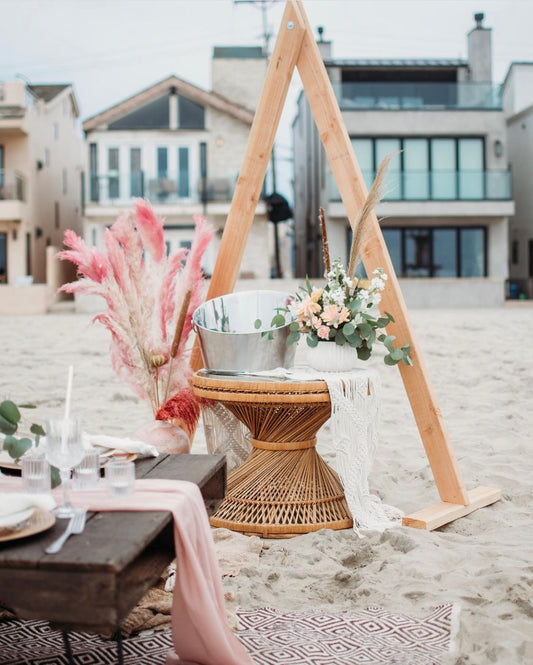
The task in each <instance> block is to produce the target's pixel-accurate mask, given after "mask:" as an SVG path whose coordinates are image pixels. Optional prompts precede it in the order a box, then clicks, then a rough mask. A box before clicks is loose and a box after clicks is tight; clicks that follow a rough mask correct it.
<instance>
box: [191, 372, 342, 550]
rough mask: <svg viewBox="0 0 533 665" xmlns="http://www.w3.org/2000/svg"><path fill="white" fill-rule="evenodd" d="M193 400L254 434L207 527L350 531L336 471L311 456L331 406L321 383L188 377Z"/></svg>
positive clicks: (287, 533)
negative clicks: (226, 413) (220, 409)
mask: <svg viewBox="0 0 533 665" xmlns="http://www.w3.org/2000/svg"><path fill="white" fill-rule="evenodd" d="M193 388H194V392H195V394H196V395H197V396H198V397H203V398H205V399H211V400H217V401H218V402H221V403H222V404H223V405H224V406H225V407H227V408H228V409H229V410H230V411H231V412H232V413H233V414H234V415H235V416H236V417H237V418H238V419H239V420H240V421H241V422H243V423H244V424H245V425H246V426H247V427H248V428H249V430H250V432H251V434H252V446H253V448H252V452H251V453H250V456H249V457H248V459H247V460H246V461H245V462H244V464H242V466H240V467H239V468H238V469H236V470H235V471H234V472H233V473H232V474H231V475H230V477H229V478H228V491H227V493H226V498H225V499H224V501H223V502H222V503H221V505H220V508H219V509H218V510H217V511H216V512H215V514H214V515H213V517H212V518H211V524H212V525H213V526H217V527H225V528H226V529H233V530H234V531H241V532H243V533H246V534H254V535H260V536H263V537H264V538H288V537H291V536H295V535H297V534H301V533H308V532H310V531H317V530H318V529H348V528H350V527H351V526H353V521H352V516H351V514H350V511H349V509H348V505H347V503H346V498H345V496H344V490H343V488H342V485H341V482H340V480H339V477H338V475H337V473H336V472H335V471H334V470H333V469H331V468H330V467H329V466H328V465H327V464H326V462H325V461H324V460H323V459H322V458H321V457H320V455H319V454H318V453H317V452H316V449H315V445H316V433H317V431H318V430H319V428H320V427H321V426H322V425H323V424H324V423H325V422H326V420H328V418H329V417H330V414H331V404H330V398H329V392H328V387H327V384H326V382H325V381H294V380H278V379H276V380H272V379H262V380H258V379H257V377H253V378H252V377H241V376H237V377H234V376H219V375H215V374H209V372H208V371H206V370H202V371H200V372H198V373H196V374H195V375H194V377H193Z"/></svg>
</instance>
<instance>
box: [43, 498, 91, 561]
mask: <svg viewBox="0 0 533 665" xmlns="http://www.w3.org/2000/svg"><path fill="white" fill-rule="evenodd" d="M86 516H87V511H86V510H85V509H84V508H80V509H78V510H76V511H75V513H74V515H72V517H71V518H70V521H69V523H68V526H67V528H66V529H65V532H64V533H62V534H61V535H60V536H59V538H58V539H57V540H54V542H53V543H52V544H51V545H49V546H48V547H47V548H46V550H45V552H46V553H47V554H56V553H57V552H59V550H60V549H61V548H62V547H63V545H64V544H65V541H66V539H67V538H68V537H69V536H70V535H71V534H78V533H81V532H82V531H83V529H84V528H85V518H86Z"/></svg>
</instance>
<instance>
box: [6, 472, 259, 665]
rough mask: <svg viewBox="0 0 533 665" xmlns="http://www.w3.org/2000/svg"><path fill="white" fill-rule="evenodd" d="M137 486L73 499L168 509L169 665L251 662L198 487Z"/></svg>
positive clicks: (105, 507) (94, 505) (104, 507)
mask: <svg viewBox="0 0 533 665" xmlns="http://www.w3.org/2000/svg"><path fill="white" fill-rule="evenodd" d="M17 481H18V482H17ZM19 487H20V480H19V479H15V478H10V479H5V478H2V479H0V489H2V490H6V491H8V490H9V489H10V488H11V489H13V490H14V491H16V490H17V489H19ZM135 490H136V491H135V493H134V494H130V495H129V496H124V497H112V498H110V497H109V496H107V495H106V493H105V491H103V490H96V491H91V492H73V493H72V494H71V497H72V502H73V503H74V504H75V505H76V506H80V507H81V506H83V507H85V508H87V509H88V510H95V511H109V510H112V511H117V510H125V511H132V510H133V511H136V510H143V511H148V510H168V511H170V512H171V513H172V515H173V518H174V547H175V549H176V558H177V564H178V565H177V576H176V585H175V587H174V596H173V604H172V640H173V642H174V648H175V650H176V653H172V652H171V653H169V655H168V657H167V665H178V664H180V665H187V663H188V662H190V664H191V665H196V664H197V665H252V662H253V661H252V659H251V658H250V656H249V655H248V654H247V652H246V650H245V648H244V646H243V645H242V644H241V643H240V642H239V640H238V639H237V637H236V636H235V635H234V634H233V632H232V631H231V629H230V627H229V626H228V623H227V619H226V609H225V604H224V594H223V591H222V583H221V577H220V571H219V568H218V561H217V558H216V555H215V550H214V545H213V539H212V536H211V530H210V526H209V521H208V519H207V515H206V512H205V507H204V503H203V499H202V495H201V493H200V490H199V489H198V487H197V486H196V485H194V484H193V483H189V482H185V481H179V480H137V481H136V482H135ZM178 653H179V657H178V655H177V654H178ZM180 659H181V660H180ZM185 661H187V662H185Z"/></svg>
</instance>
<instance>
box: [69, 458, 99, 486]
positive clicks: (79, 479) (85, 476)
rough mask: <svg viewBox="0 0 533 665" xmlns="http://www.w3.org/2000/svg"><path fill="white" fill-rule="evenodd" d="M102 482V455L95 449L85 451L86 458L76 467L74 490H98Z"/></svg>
mask: <svg viewBox="0 0 533 665" xmlns="http://www.w3.org/2000/svg"><path fill="white" fill-rule="evenodd" d="M99 480H100V453H99V452H98V450H96V449H95V448H90V449H89V450H86V451H85V457H84V458H83V459H82V460H81V462H80V463H79V464H78V466H75V467H74V489H75V490H96V489H98V482H99Z"/></svg>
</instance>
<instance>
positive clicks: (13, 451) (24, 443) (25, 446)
mask: <svg viewBox="0 0 533 665" xmlns="http://www.w3.org/2000/svg"><path fill="white" fill-rule="evenodd" d="M8 439H9V441H8ZM4 448H6V449H7V452H8V453H9V455H10V457H12V458H13V459H18V458H19V457H22V455H24V453H25V452H26V451H27V450H29V449H30V448H31V440H30V439H26V438H23V439H16V438H15V437H14V436H12V437H6V439H5V441H4Z"/></svg>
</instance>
